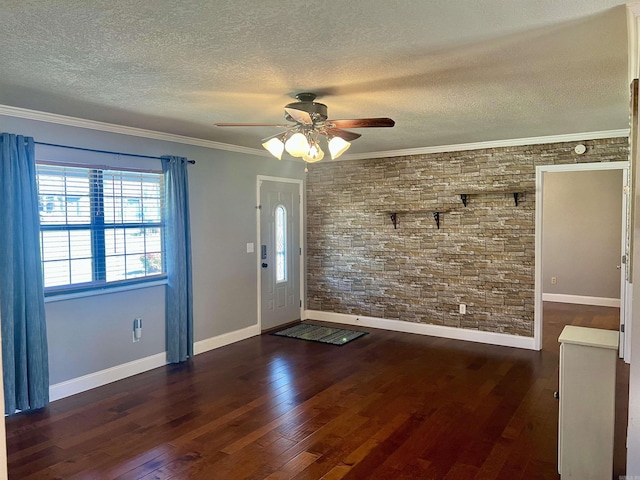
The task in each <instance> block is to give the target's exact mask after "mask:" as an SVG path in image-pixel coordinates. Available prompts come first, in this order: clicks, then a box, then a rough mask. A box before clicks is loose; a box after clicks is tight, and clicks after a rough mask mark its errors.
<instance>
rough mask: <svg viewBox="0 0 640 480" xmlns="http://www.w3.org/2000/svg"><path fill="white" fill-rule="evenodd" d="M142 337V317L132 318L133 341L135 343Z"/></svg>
mask: <svg viewBox="0 0 640 480" xmlns="http://www.w3.org/2000/svg"><path fill="white" fill-rule="evenodd" d="M141 338H142V319H141V318H134V319H133V343H137V342H139V341H140V339H141Z"/></svg>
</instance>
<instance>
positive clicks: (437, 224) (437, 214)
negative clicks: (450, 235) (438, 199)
mask: <svg viewBox="0 0 640 480" xmlns="http://www.w3.org/2000/svg"><path fill="white" fill-rule="evenodd" d="M433 219H434V220H435V221H436V227H438V230H440V212H433Z"/></svg>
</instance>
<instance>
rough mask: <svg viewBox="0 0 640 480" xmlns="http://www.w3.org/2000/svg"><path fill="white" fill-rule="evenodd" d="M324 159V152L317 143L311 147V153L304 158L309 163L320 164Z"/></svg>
mask: <svg viewBox="0 0 640 480" xmlns="http://www.w3.org/2000/svg"><path fill="white" fill-rule="evenodd" d="M323 158H324V152H323V151H322V149H321V148H320V145H318V144H317V143H314V144H312V145H311V146H310V147H309V151H308V152H307V153H306V154H305V155H304V156H303V157H302V159H303V160H304V161H305V162H307V163H314V162H319V161H320V160H322V159H323Z"/></svg>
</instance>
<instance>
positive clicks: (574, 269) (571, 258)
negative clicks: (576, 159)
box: [534, 162, 630, 357]
mask: <svg viewBox="0 0 640 480" xmlns="http://www.w3.org/2000/svg"><path fill="white" fill-rule="evenodd" d="M598 174H600V175H601V177H598ZM627 176H628V164H627V162H609V163H585V164H568V165H544V166H538V167H537V168H536V218H535V232H536V233H535V235H536V238H535V306H534V311H535V322H534V341H535V346H536V348H537V349H538V350H540V349H542V348H544V345H543V344H544V342H545V340H544V339H543V326H548V327H549V329H550V331H549V334H551V335H555V333H556V332H555V331H552V330H553V328H554V327H553V322H557V321H560V320H559V319H561V318H562V317H563V313H564V314H566V315H568V316H569V317H571V316H574V317H575V314H576V312H578V311H579V310H580V308H583V307H586V311H587V312H589V311H591V312H592V313H593V314H597V313H598V312H596V310H597V309H598V308H601V309H604V310H603V311H602V312H600V314H602V315H604V317H603V316H602V315H601V316H598V315H596V316H598V318H600V319H603V318H605V317H607V318H608V319H609V320H608V322H609V323H610V321H611V318H612V317H611V315H612V314H613V315H614V317H615V311H614V310H615V309H617V308H618V307H619V325H618V326H620V330H621V333H620V336H621V337H620V353H621V357H622V356H623V355H624V353H625V350H626V348H625V347H626V345H625V336H624V332H623V330H624V325H625V324H626V323H628V321H629V316H630V311H629V308H627V307H628V303H627V297H628V295H627V294H628V291H629V282H628V276H627V273H628V272H627V265H628V262H627V256H628V235H627V231H628V218H627V208H628V193H627V188H626V186H627ZM595 179H598V180H597V181H601V182H607V181H608V182H609V185H612V182H613V185H614V186H613V187H609V193H608V197H607V201H608V202H609V203H607V202H604V203H606V205H608V206H603V205H599V204H598V202H597V201H594V197H595V196H596V195H597V194H598V193H599V190H598V188H594V187H589V186H588V185H589V182H594V181H595ZM616 182H617V183H616ZM580 185H583V187H582V188H581V187H580ZM616 185H617V186H616ZM600 188H601V187H600ZM601 189H602V188H601ZM572 190H573V193H572ZM615 192H617V193H615ZM603 194H604V193H603ZM612 196H613V199H612ZM616 202H617V203H616ZM598 208H599V209H600V210H598ZM603 208H605V210H604V211H603V210H602V209H603ZM594 209H595V210H594ZM607 209H608V210H607ZM603 212H604V213H603ZM594 222H595V223H594ZM605 277H606V278H605ZM545 301H547V302H557V303H556V304H549V303H547V304H545V303H544V302H545ZM572 306H573V308H572ZM607 309H608V310H607ZM594 312H595V313H594ZM545 314H548V315H550V316H551V318H549V321H550V322H552V323H550V324H549V325H548V324H547V319H546V318H545ZM595 321H596V323H597V321H604V320H595ZM607 325H608V324H607ZM584 326H588V325H584ZM591 326H594V327H597V326H596V325H595V324H593V325H591ZM599 328H611V325H608V326H607V327H605V325H604V324H603V325H602V326H600V327H599ZM545 337H546V335H545ZM555 341H557V337H556V339H555Z"/></svg>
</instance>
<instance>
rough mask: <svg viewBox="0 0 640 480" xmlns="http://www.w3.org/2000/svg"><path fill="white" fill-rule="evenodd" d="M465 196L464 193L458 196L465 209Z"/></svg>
mask: <svg viewBox="0 0 640 480" xmlns="http://www.w3.org/2000/svg"><path fill="white" fill-rule="evenodd" d="M467 198H468V197H467V194H466V193H461V194H460V200H462V204H463V205H464V206H465V207H466V206H467Z"/></svg>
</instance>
